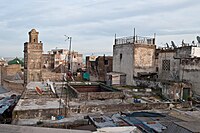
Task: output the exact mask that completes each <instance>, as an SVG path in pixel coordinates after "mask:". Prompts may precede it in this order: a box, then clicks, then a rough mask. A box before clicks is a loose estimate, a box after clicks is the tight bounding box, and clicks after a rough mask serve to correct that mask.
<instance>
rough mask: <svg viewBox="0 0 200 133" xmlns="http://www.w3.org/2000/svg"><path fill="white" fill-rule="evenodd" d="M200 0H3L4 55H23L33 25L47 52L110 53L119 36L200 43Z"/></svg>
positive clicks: (0, 43) (0, 46)
mask: <svg viewBox="0 0 200 133" xmlns="http://www.w3.org/2000/svg"><path fill="white" fill-rule="evenodd" d="M199 13H200V0H1V1H0V57H2V56H3V57H16V56H17V57H23V47H24V42H27V41H28V32H29V31H30V30H31V29H33V28H34V29H36V30H37V31H39V40H41V41H42V42H43V45H44V46H43V47H44V53H45V52H47V51H49V50H51V49H55V48H56V47H57V48H69V41H65V40H66V37H65V36H64V35H67V36H70V37H72V49H73V50H74V51H78V52H79V53H83V54H86V55H92V54H101V55H103V54H108V55H109V54H110V55H112V47H113V42H114V35H115V34H116V35H117V37H124V36H132V35H133V33H134V32H133V29H134V28H136V34H137V35H139V36H147V37H153V35H154V33H156V44H157V45H158V46H165V43H166V42H167V43H170V41H171V40H173V41H174V42H175V43H176V44H177V45H179V44H180V43H181V41H182V39H184V40H185V42H192V41H193V40H194V41H195V42H196V36H197V35H199V36H200V26H199V25H200V18H199Z"/></svg>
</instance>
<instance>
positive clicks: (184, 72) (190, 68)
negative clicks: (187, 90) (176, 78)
mask: <svg viewBox="0 0 200 133" xmlns="http://www.w3.org/2000/svg"><path fill="white" fill-rule="evenodd" d="M180 78H181V80H186V81H188V82H190V83H191V84H192V90H193V91H194V93H195V94H197V95H199V96H200V80H199V79H200V59H199V58H193V59H183V60H182V62H181V71H180Z"/></svg>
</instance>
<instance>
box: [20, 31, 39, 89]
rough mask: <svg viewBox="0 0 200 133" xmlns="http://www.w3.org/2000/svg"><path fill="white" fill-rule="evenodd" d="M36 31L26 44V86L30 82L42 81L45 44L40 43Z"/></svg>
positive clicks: (30, 33) (32, 32) (31, 34)
mask: <svg viewBox="0 0 200 133" xmlns="http://www.w3.org/2000/svg"><path fill="white" fill-rule="evenodd" d="M38 34H39V32H37V31H36V30H35V29H32V30H31V31H30V32H29V42H25V43H24V85H25V86H26V85H27V84H28V83H29V82H30V81H41V80H42V52H43V44H42V42H41V41H40V42H38Z"/></svg>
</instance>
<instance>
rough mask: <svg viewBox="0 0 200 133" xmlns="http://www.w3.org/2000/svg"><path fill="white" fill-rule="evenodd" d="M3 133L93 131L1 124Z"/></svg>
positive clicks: (83, 132) (76, 132)
mask: <svg viewBox="0 0 200 133" xmlns="http://www.w3.org/2000/svg"><path fill="white" fill-rule="evenodd" d="M0 129H1V131H0V132H1V133H91V131H84V130H71V129H58V128H43V127H30V126H17V125H7V124H0Z"/></svg>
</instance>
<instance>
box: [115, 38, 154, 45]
mask: <svg viewBox="0 0 200 133" xmlns="http://www.w3.org/2000/svg"><path fill="white" fill-rule="evenodd" d="M129 43H130V44H131V43H138V44H155V38H147V37H140V36H130V37H123V38H117V39H115V44H116V45H117V44H129Z"/></svg>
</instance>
